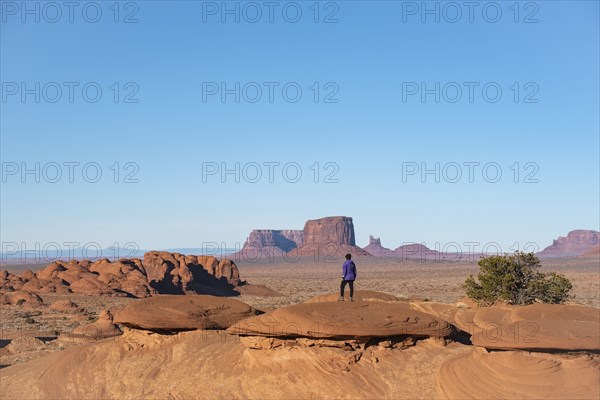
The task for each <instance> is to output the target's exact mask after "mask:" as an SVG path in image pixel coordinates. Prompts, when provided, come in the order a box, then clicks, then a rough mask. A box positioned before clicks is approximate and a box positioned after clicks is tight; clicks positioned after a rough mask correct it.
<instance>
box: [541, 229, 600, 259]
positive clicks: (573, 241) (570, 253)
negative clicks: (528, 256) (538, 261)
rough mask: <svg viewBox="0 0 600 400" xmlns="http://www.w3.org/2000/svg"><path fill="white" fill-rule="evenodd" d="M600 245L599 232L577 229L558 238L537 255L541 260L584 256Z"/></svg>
mask: <svg viewBox="0 0 600 400" xmlns="http://www.w3.org/2000/svg"><path fill="white" fill-rule="evenodd" d="M598 243H600V232H598V231H593V230H583V229H578V230H574V231H571V232H569V233H568V234H567V236H566V237H563V236H561V237H559V238H558V239H556V240H554V241H553V242H552V244H551V245H550V246H548V247H546V248H545V249H544V250H542V251H540V252H539V253H537V255H538V256H539V257H541V258H558V257H575V256H580V255H582V254H585V253H586V252H587V251H589V250H591V249H592V248H593V247H594V246H596V245H598Z"/></svg>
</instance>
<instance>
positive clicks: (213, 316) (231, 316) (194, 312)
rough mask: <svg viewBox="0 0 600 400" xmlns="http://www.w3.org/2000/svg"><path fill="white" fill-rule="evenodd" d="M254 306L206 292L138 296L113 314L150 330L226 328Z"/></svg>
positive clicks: (120, 320)
mask: <svg viewBox="0 0 600 400" xmlns="http://www.w3.org/2000/svg"><path fill="white" fill-rule="evenodd" d="M253 315H256V310H255V309H254V308H252V307H251V306H249V305H248V304H245V303H242V302H241V301H239V300H234V299H230V298H226V297H216V296H208V295H188V296H177V295H159V296H154V297H150V298H147V299H142V300H138V301H136V302H134V303H132V304H131V305H129V306H127V307H125V308H124V309H123V310H121V311H119V312H118V313H117V314H116V315H115V319H114V321H115V322H116V323H118V324H122V325H125V326H127V327H131V328H136V329H146V330H152V331H185V330H196V329H225V328H227V327H229V326H231V325H233V324H234V323H236V322H238V321H240V320H241V319H244V318H248V317H250V316H253Z"/></svg>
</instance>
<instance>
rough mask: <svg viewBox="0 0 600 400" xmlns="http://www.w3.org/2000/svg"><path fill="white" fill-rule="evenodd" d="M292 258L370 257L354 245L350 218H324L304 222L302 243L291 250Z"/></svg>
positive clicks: (354, 240)
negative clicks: (349, 255) (346, 255)
mask: <svg viewBox="0 0 600 400" xmlns="http://www.w3.org/2000/svg"><path fill="white" fill-rule="evenodd" d="M291 253H292V256H294V257H296V256H298V255H300V256H311V257H315V256H319V257H320V258H328V257H329V258H331V257H334V256H335V257H337V256H339V255H343V254H345V253H351V254H352V255H353V256H354V255H357V256H370V255H371V254H369V253H368V252H367V251H365V250H363V249H361V248H360V247H358V246H357V245H356V239H355V235H354V223H353V222H352V218H351V217H325V218H321V219H314V220H309V221H306V223H305V224H304V243H303V245H302V246H299V247H298V248H297V249H295V250H293V251H292V252H291Z"/></svg>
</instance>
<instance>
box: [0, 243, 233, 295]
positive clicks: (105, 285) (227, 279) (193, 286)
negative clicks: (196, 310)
mask: <svg viewBox="0 0 600 400" xmlns="http://www.w3.org/2000/svg"><path fill="white" fill-rule="evenodd" d="M239 277H240V275H239V271H238V268H237V266H236V265H235V263H234V262H233V261H232V260H229V259H222V260H217V259H216V258H214V257H212V256H193V255H183V254H179V253H169V252H159V251H150V252H147V253H146V254H145V255H144V260H140V259H138V258H133V259H121V260H119V261H114V262H111V261H110V260H108V259H101V260H98V261H95V262H92V261H90V260H81V261H78V260H72V261H68V262H66V261H55V262H52V263H50V264H48V266H47V267H46V268H44V269H42V270H40V271H37V272H33V271H30V270H27V271H24V272H23V273H21V274H13V273H10V272H7V271H2V272H0V294H2V297H1V298H2V302H6V303H10V304H12V303H15V302H17V301H22V302H25V303H31V304H33V303H35V302H36V301H37V299H36V298H35V297H32V295H28V294H27V293H58V294H69V293H77V294H86V295H109V296H131V297H148V296H151V295H153V294H157V293H164V294H188V293H189V294H215V295H234V294H237V292H236V291H235V288H236V287H237V286H238V285H239V284H240V283H241V282H240V279H239ZM21 299H23V300H21Z"/></svg>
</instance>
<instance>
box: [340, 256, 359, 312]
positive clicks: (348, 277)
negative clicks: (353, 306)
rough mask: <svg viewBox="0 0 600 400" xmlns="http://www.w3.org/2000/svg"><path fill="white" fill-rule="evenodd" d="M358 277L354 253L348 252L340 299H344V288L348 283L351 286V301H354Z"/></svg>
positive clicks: (343, 266)
mask: <svg viewBox="0 0 600 400" xmlns="http://www.w3.org/2000/svg"><path fill="white" fill-rule="evenodd" d="M355 279H356V265H355V264H354V261H352V255H350V254H346V261H344V264H343V265H342V284H341V285H340V298H339V301H344V290H345V289H346V284H348V285H349V286H350V301H354V280H355Z"/></svg>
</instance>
